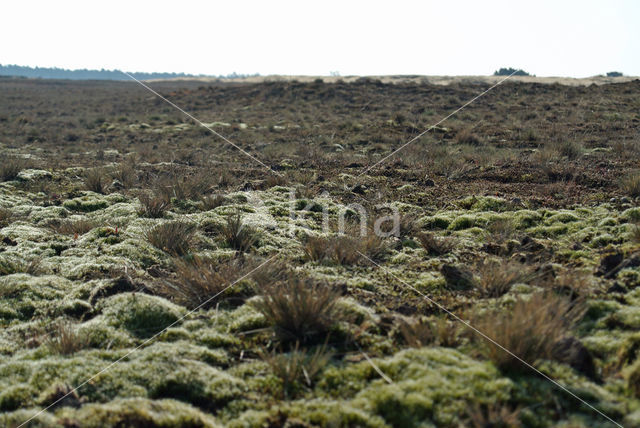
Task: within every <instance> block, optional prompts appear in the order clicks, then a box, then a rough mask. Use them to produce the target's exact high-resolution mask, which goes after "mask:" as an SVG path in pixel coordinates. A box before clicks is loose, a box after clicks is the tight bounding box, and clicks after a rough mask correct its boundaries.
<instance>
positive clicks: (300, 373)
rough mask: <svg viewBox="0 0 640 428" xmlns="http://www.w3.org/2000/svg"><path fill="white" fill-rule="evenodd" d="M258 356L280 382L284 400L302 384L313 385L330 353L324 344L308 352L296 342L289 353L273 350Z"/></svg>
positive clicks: (293, 393)
mask: <svg viewBox="0 0 640 428" xmlns="http://www.w3.org/2000/svg"><path fill="white" fill-rule="evenodd" d="M260 356H261V357H262V359H263V360H264V361H265V362H266V363H267V364H268V365H269V367H270V368H271V371H272V372H273V374H274V375H275V376H276V377H277V378H278V379H280V381H281V382H282V395H283V399H285V400H286V399H288V398H290V397H292V396H295V395H296V394H297V392H298V391H299V390H300V388H301V386H302V385H305V386H306V387H308V388H311V387H313V383H314V381H315V379H316V378H317V377H318V375H319V374H320V373H321V372H322V370H323V369H324V368H325V367H326V365H327V363H329V361H330V360H331V356H332V354H331V352H329V351H328V350H327V348H326V346H321V347H317V348H316V350H315V351H314V352H310V351H308V350H306V349H300V344H299V343H298V342H296V345H295V347H294V349H293V350H291V352H289V353H286V354H278V353H276V351H275V350H274V351H272V352H262V353H261V354H260Z"/></svg>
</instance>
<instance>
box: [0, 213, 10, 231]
mask: <svg viewBox="0 0 640 428" xmlns="http://www.w3.org/2000/svg"><path fill="white" fill-rule="evenodd" d="M12 218H13V212H12V211H11V210H10V209H9V208H0V228H1V227H5V226H7V225H9V224H10V223H11V219H12Z"/></svg>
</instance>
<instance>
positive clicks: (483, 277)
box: [475, 260, 530, 297]
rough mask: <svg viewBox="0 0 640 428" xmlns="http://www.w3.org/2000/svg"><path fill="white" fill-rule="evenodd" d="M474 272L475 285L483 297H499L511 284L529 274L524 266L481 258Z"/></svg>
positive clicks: (526, 277) (520, 280) (523, 279)
mask: <svg viewBox="0 0 640 428" xmlns="http://www.w3.org/2000/svg"><path fill="white" fill-rule="evenodd" d="M476 272H477V275H476V280H475V283H476V287H477V288H478V290H479V291H480V293H481V294H482V295H483V296H485V297H500V296H502V295H504V294H506V293H508V292H509V290H510V289H511V286H512V285H514V284H516V283H518V282H523V281H526V280H527V279H528V278H529V276H530V274H529V272H528V269H527V267H526V266H523V265H521V264H520V263H510V262H505V261H498V260H483V261H482V262H481V263H479V264H478V266H477V267H476Z"/></svg>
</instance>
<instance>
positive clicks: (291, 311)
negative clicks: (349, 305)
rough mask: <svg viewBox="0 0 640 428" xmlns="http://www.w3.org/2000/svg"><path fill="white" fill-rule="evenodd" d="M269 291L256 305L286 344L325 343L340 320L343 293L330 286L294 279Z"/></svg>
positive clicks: (274, 286)
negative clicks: (327, 336) (330, 331)
mask: <svg viewBox="0 0 640 428" xmlns="http://www.w3.org/2000/svg"><path fill="white" fill-rule="evenodd" d="M265 291H266V292H265V294H264V295H263V296H262V298H261V299H259V300H256V301H253V302H252V305H253V307H254V308H256V309H257V310H258V311H259V312H260V313H262V314H263V315H264V317H265V318H266V320H267V322H268V323H269V324H270V325H271V326H272V327H273V330H274V333H275V336H276V338H277V339H279V340H280V341H282V342H285V343H291V342H300V343H303V344H305V343H312V342H314V341H318V340H319V339H320V340H322V339H324V338H325V337H326V335H327V334H328V332H329V330H330V329H331V328H332V327H333V326H334V325H335V324H336V323H337V322H338V320H339V319H340V317H339V315H340V314H339V312H338V309H337V303H338V300H339V294H338V293H337V292H336V291H334V290H333V289H331V288H330V287H328V286H326V285H321V284H319V283H316V282H313V281H311V280H309V279H302V278H297V277H291V278H289V279H287V280H285V281H281V282H278V283H276V284H274V285H272V286H270V287H268V288H267V289H266V290H265Z"/></svg>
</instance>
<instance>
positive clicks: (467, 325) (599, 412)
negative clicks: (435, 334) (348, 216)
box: [356, 250, 624, 428]
mask: <svg viewBox="0 0 640 428" xmlns="http://www.w3.org/2000/svg"><path fill="white" fill-rule="evenodd" d="M356 251H357V250H356ZM357 252H358V254H360V255H361V256H362V257H364V258H365V259H367V260H368V261H369V262H371V263H372V264H373V265H375V266H377V267H379V268H382V269H383V270H384V271H385V272H387V273H389V274H390V275H391V276H393V277H394V278H395V279H396V280H398V281H400V282H401V283H402V284H403V285H406V286H407V287H409V288H410V289H411V290H413V291H415V292H416V293H417V294H419V295H420V296H422V297H424V298H425V299H426V300H427V301H429V303H431V304H433V305H435V306H437V307H438V309H440V310H441V311H443V312H446V313H447V314H448V315H450V316H452V317H453V318H455V320H456V321H459V322H461V323H462V324H464V325H465V326H466V327H467V328H469V329H471V330H473V332H475V333H476V334H478V335H480V336H482V337H483V338H484V339H486V340H488V341H489V342H491V343H492V344H493V345H495V346H497V347H498V348H500V349H501V350H503V351H504V352H506V353H507V354H509V355H511V356H512V357H513V358H515V359H516V360H518V361H520V362H521V363H522V364H524V365H525V366H527V367H528V368H530V369H531V370H533V371H534V372H536V373H537V374H539V375H540V376H542V377H543V378H545V379H546V380H548V381H549V382H551V383H553V384H554V385H555V386H557V387H558V388H560V389H561V390H563V391H564V392H566V393H567V394H569V395H571V396H572V397H573V398H575V399H576V400H578V401H580V402H581V403H582V404H584V405H586V406H587V407H589V408H590V409H591V410H593V411H594V412H596V413H598V414H599V415H600V416H602V417H603V418H605V419H607V420H608V421H609V422H612V423H613V424H614V425H616V426H618V427H620V428H624V427H623V426H622V425H620V424H619V423H618V422H616V421H614V420H613V419H611V418H610V417H609V416H607V415H606V414H604V413H603V412H602V411H601V410H599V409H598V408H596V407H594V406H593V405H591V404H589V403H587V402H586V401H585V400H583V399H582V398H580V397H578V396H577V395H576V394H575V393H573V392H571V391H570V390H569V389H568V388H567V387H565V386H563V385H562V384H560V383H559V382H558V381H556V380H555V379H553V378H552V377H550V376H547V375H546V374H544V373H542V372H541V371H540V370H538V369H537V368H535V367H533V366H532V365H531V364H529V363H527V362H526V361H525V360H523V359H522V358H520V357H519V356H517V355H516V354H514V353H513V352H511V351H510V350H508V349H507V348H505V347H504V346H502V345H501V344H499V343H498V342H496V341H495V340H493V339H492V338H490V337H489V336H487V335H486V334H485V333H483V332H482V331H480V330H478V329H477V328H475V327H474V326H472V325H471V324H469V323H468V322H467V321H465V320H463V319H462V318H460V317H459V316H458V315H456V314H454V313H453V312H451V311H450V310H448V309H447V308H445V307H444V306H442V305H441V304H440V303H438V302H436V301H435V300H433V299H432V298H430V297H429V296H427V295H426V294H424V293H422V292H421V291H420V290H418V289H417V288H415V287H414V286H413V285H411V284H409V283H408V282H406V281H404V280H402V279H400V278H398V277H397V276H396V275H395V274H394V273H393V272H391V271H389V270H388V269H386V268H384V267H383V266H381V265H380V264H378V263H376V262H375V261H373V260H372V259H371V258H370V257H368V256H367V255H365V254H363V253H361V252H360V251H357Z"/></svg>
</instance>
